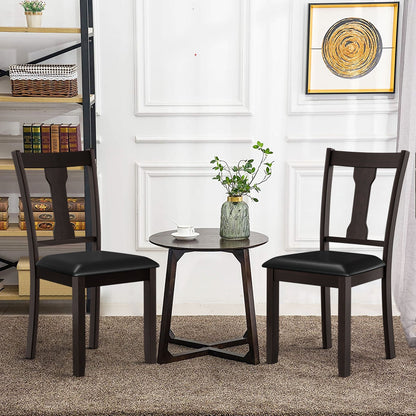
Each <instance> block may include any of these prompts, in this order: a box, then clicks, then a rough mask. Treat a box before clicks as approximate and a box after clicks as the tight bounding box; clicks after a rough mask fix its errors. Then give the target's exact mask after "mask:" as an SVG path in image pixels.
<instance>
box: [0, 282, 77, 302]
mask: <svg viewBox="0 0 416 416" xmlns="http://www.w3.org/2000/svg"><path fill="white" fill-rule="evenodd" d="M40 299H42V300H48V299H49V300H65V299H71V296H62V295H61V296H59V295H53V296H40ZM0 300H29V296H20V295H19V286H18V285H4V289H3V290H0Z"/></svg>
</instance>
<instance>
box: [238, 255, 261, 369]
mask: <svg viewBox="0 0 416 416" xmlns="http://www.w3.org/2000/svg"><path fill="white" fill-rule="evenodd" d="M233 254H234V256H235V257H236V259H237V260H238V261H239V262H240V264H241V276H242V279H243V291H244V306H245V310H246V321H247V332H246V335H247V342H248V345H249V351H248V353H247V355H246V358H247V362H249V363H251V364H258V363H259V362H260V358H259V341H258V337H257V324H256V312H255V308H254V296H253V284H252V280H251V268H250V255H249V252H248V249H243V250H238V251H234V252H233Z"/></svg>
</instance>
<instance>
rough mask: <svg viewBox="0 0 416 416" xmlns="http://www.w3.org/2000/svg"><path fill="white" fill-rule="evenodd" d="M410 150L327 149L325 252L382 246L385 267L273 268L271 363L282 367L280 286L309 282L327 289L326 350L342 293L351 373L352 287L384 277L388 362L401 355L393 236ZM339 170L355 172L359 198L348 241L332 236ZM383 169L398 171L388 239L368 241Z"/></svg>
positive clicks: (342, 361)
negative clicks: (347, 270) (344, 270)
mask: <svg viewBox="0 0 416 416" xmlns="http://www.w3.org/2000/svg"><path fill="white" fill-rule="evenodd" d="M408 157H409V152H407V151H402V152H400V153H359V152H342V151H335V150H334V149H327V153H326V161H325V169H324V178H323V188H322V202H321V222H320V250H321V251H328V250H329V243H347V244H359V245H366V246H376V247H382V249H383V257H382V258H383V261H384V263H385V267H383V268H377V269H375V270H371V271H368V272H365V273H361V274H356V275H352V276H338V275H328V274H318V273H308V272H301V271H293V270H283V269H274V268H268V269H267V362H268V363H276V362H277V360H278V354H279V282H280V281H284V282H293V283H303V284H309V285H316V286H320V287H321V319H322V340H323V348H325V349H326V348H331V346H332V340H331V308H330V288H331V287H333V288H336V289H338V296H339V300H338V370H339V375H340V376H342V377H346V376H349V375H350V371H351V370H350V367H351V365H350V355H351V353H350V351H351V288H352V287H354V286H357V285H361V284H363V283H367V282H370V281H373V280H377V279H381V285H382V304H383V326H384V341H385V350H386V358H388V359H389V358H394V357H395V348H394V335H393V318H392V301H391V264H392V249H393V237H394V229H395V223H396V216H397V209H398V206H399V199H400V192H401V187H402V183H403V177H404V173H405V169H406V164H407V160H408ZM334 166H344V167H353V168H354V181H355V184H356V186H355V194H354V201H353V208H352V216H351V223H350V225H349V226H348V229H347V232H346V237H336V236H331V235H330V234H329V219H330V201H331V188H332V177H333V168H334ZM377 168H389V169H395V170H396V172H395V176H394V182H393V187H392V193H391V198H390V203H389V209H388V215H387V221H386V229H385V235H384V239H383V240H369V239H368V238H367V235H368V228H367V223H366V221H367V213H368V206H369V200H370V192H371V185H372V183H373V181H374V179H375V177H376V171H377Z"/></svg>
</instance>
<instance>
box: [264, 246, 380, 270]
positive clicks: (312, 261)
mask: <svg viewBox="0 0 416 416" xmlns="http://www.w3.org/2000/svg"><path fill="white" fill-rule="evenodd" d="M385 265H386V263H385V262H384V261H383V260H381V259H379V258H378V257H376V256H372V255H368V254H359V253H346V252H342V251H310V252H306V253H297V254H289V255H287V256H278V257H273V258H272V259H270V260H268V261H266V262H265V263H264V264H263V267H267V268H270V269H281V270H294V271H298V272H308V273H319V274H328V275H334V276H353V275H355V274H359V273H365V272H369V271H370V270H374V269H377V268H379V267H384V266H385Z"/></svg>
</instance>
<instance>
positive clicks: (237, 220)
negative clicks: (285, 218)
mask: <svg viewBox="0 0 416 416" xmlns="http://www.w3.org/2000/svg"><path fill="white" fill-rule="evenodd" d="M253 149H256V150H257V151H259V152H261V154H262V155H261V160H260V162H259V163H258V165H257V167H256V166H254V165H253V163H254V159H243V160H240V161H239V162H238V163H237V164H236V165H234V166H230V165H229V164H228V163H227V162H225V161H224V160H221V159H219V158H218V156H215V157H214V159H213V160H211V163H212V164H213V165H214V167H213V169H214V170H216V171H217V172H218V174H217V175H216V176H214V177H213V178H212V179H215V180H217V181H219V182H220V183H221V184H222V185H223V186H224V188H225V189H226V191H227V195H228V198H227V201H225V202H224V203H223V205H222V207H221V223H220V235H221V237H222V238H225V239H230V240H241V239H245V238H248V237H249V236H250V221H249V213H248V205H247V204H246V203H245V202H244V201H243V196H244V195H247V196H248V197H249V198H250V199H251V200H253V201H254V202H258V199H257V198H255V197H253V196H252V195H250V193H251V192H252V191H256V192H260V187H259V185H260V184H262V183H264V182H266V181H267V180H268V179H270V176H271V174H272V165H273V163H274V161H273V162H267V161H266V160H267V158H268V157H269V155H271V154H273V152H272V151H271V150H270V149H269V148H264V145H263V143H261V142H259V141H258V142H257V143H256V144H255V145H254V146H253ZM259 172H261V174H262V176H261V177H258V174H259Z"/></svg>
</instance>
